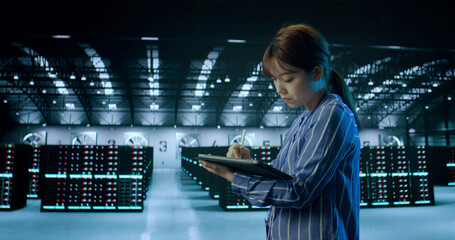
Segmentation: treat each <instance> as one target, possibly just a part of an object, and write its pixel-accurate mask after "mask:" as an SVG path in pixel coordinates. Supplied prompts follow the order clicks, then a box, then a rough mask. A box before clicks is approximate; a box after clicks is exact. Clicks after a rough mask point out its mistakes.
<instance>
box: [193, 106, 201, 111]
mask: <svg viewBox="0 0 455 240" xmlns="http://www.w3.org/2000/svg"><path fill="white" fill-rule="evenodd" d="M191 109H192V110H193V111H200V110H201V105H193V106H191Z"/></svg>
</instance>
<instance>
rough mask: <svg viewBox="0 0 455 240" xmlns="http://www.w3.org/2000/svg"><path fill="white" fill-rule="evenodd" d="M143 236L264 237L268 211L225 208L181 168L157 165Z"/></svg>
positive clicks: (147, 239) (199, 239)
mask: <svg viewBox="0 0 455 240" xmlns="http://www.w3.org/2000/svg"><path fill="white" fill-rule="evenodd" d="M148 197H149V200H148V201H147V202H146V204H147V206H146V207H145V212H146V213H147V214H146V215H147V220H146V221H147V223H146V232H144V233H143V234H142V236H141V240H155V239H163V240H165V239H170V240H171V239H172V240H174V239H175V240H180V239H182V240H184V239H188V240H213V239H216V240H235V239H248V240H256V239H257V240H259V239H260V240H263V239H265V225H264V219H265V217H266V211H253V212H225V211H224V210H222V209H221V208H220V207H219V206H218V200H214V199H211V198H210V197H209V194H208V192H206V191H203V190H202V188H201V186H199V185H196V182H195V181H193V180H191V178H190V177H188V176H187V175H186V174H184V173H183V172H182V171H181V170H174V169H172V170H171V169H155V170H154V172H153V180H152V187H151V189H150V191H149V193H148Z"/></svg>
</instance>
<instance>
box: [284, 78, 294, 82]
mask: <svg viewBox="0 0 455 240" xmlns="http://www.w3.org/2000/svg"><path fill="white" fill-rule="evenodd" d="M292 80H294V78H291V79H285V80H284V81H285V82H292Z"/></svg>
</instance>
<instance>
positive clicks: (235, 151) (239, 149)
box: [226, 143, 251, 159]
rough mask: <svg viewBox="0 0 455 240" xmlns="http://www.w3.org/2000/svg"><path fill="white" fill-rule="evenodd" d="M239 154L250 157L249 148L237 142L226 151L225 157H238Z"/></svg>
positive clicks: (245, 157) (246, 157)
mask: <svg viewBox="0 0 455 240" xmlns="http://www.w3.org/2000/svg"><path fill="white" fill-rule="evenodd" d="M240 156H242V158H244V159H250V158H251V156H250V150H248V148H246V147H244V146H242V145H240V144H238V143H234V145H232V146H231V147H230V148H229V150H228V152H227V153H226V157H231V158H240Z"/></svg>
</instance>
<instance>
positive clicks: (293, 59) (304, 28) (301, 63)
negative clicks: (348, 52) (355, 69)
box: [262, 24, 360, 127]
mask: <svg viewBox="0 0 455 240" xmlns="http://www.w3.org/2000/svg"><path fill="white" fill-rule="evenodd" d="M330 56H331V54H330V51H329V44H328V43H327V41H326V40H325V38H324V36H323V35H322V34H321V33H320V32H319V31H318V30H316V29H314V28H312V27H310V26H308V25H306V24H296V25H290V26H287V27H284V28H282V29H281V30H280V31H278V33H277V35H276V36H275V37H274V38H273V39H272V41H271V43H270V44H269V46H268V47H267V49H266V50H265V53H264V57H263V58H262V68H263V70H264V73H265V74H266V75H267V76H270V77H273V74H272V73H271V70H270V66H271V65H272V62H273V61H274V60H277V63H278V64H280V65H281V67H283V68H284V69H286V68H285V65H284V64H287V65H290V66H293V67H296V68H300V69H303V70H305V71H307V72H311V71H312V70H313V69H314V67H316V66H321V67H322V69H323V72H324V76H323V77H324V78H325V79H327V80H329V81H328V89H329V91H331V92H333V93H335V94H338V95H339V96H340V97H341V99H342V100H343V102H344V103H345V104H346V105H347V106H348V107H349V108H350V109H351V111H352V112H353V113H354V116H355V119H356V121H357V125H358V126H359V127H360V125H359V119H358V116H357V112H356V110H355V105H354V101H353V98H352V95H351V92H350V91H349V88H348V86H347V85H346V83H345V82H344V80H343V78H342V77H341V75H340V74H339V73H338V72H337V71H336V70H335V69H332V67H331V66H330Z"/></svg>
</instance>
